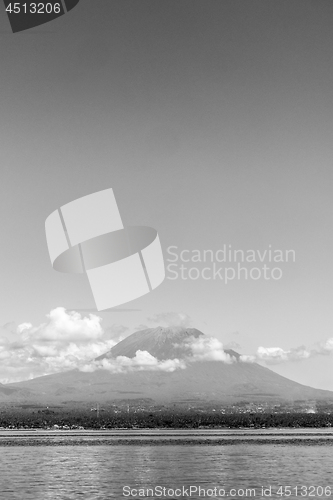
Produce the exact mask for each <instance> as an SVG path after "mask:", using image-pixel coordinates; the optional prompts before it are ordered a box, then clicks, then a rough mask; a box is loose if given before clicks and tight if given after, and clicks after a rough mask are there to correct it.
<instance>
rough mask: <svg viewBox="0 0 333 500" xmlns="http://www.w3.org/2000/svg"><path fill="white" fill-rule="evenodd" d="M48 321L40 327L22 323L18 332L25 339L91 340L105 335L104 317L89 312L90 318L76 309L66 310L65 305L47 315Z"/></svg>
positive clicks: (66, 341)
mask: <svg viewBox="0 0 333 500" xmlns="http://www.w3.org/2000/svg"><path fill="white" fill-rule="evenodd" d="M47 318H48V321H47V322H46V323H42V324H41V325H39V326H38V327H33V326H32V324H31V323H22V324H20V325H19V326H18V327H17V332H18V333H20V334H23V336H24V339H26V340H28V339H30V340H31V341H56V342H65V343H68V342H69V341H79V342H82V341H91V340H96V339H100V338H101V337H102V336H103V333H104V332H103V329H102V327H101V321H102V318H100V317H99V316H95V315H94V314H89V318H87V317H83V318H82V317H81V314H79V313H78V312H75V311H68V312H67V311H66V310H65V308H64V307H57V308H56V309H53V310H52V311H51V312H50V314H48V315H47Z"/></svg>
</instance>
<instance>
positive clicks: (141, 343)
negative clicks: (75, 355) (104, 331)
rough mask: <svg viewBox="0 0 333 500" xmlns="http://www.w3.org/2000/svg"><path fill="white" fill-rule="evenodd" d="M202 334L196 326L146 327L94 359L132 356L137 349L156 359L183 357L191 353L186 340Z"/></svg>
mask: <svg viewBox="0 0 333 500" xmlns="http://www.w3.org/2000/svg"><path fill="white" fill-rule="evenodd" d="M203 335H204V334H203V333H202V332H200V330H197V329H196V328H183V327H178V326H173V327H167V328H165V327H163V326H158V327H157V328H147V329H146V330H140V331H138V332H135V333H133V334H132V335H130V336H129V337H126V338H125V339H124V340H122V341H121V342H119V343H118V344H117V345H115V346H114V347H112V349H111V350H110V351H108V352H107V353H105V354H102V356H99V357H98V358H96V359H97V360H100V359H104V358H106V359H108V358H116V357H117V356H126V357H127V358H134V356H135V354H136V352H137V351H147V352H149V353H150V354H151V355H152V356H154V357H155V358H157V359H158V360H165V359H175V358H184V357H185V356H188V355H191V350H190V347H189V345H188V344H187V340H190V339H191V338H198V337H200V336H203Z"/></svg>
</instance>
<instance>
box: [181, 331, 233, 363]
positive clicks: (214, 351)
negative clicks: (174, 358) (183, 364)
mask: <svg viewBox="0 0 333 500" xmlns="http://www.w3.org/2000/svg"><path fill="white" fill-rule="evenodd" d="M186 343H187V344H188V346H189V347H190V349H191V351H192V354H193V357H189V358H188V360H189V361H224V362H225V363H232V362H233V358H232V357H231V356H229V354H227V353H225V352H224V350H223V349H224V348H223V344H222V342H220V341H219V340H218V339H216V338H214V337H206V336H203V335H202V336H200V337H197V338H193V337H192V338H190V339H189V341H187V342H186Z"/></svg>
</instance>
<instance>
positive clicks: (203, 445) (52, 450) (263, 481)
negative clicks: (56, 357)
mask: <svg viewBox="0 0 333 500" xmlns="http://www.w3.org/2000/svg"><path fill="white" fill-rule="evenodd" d="M331 496H332V497H333V432H332V430H329V429H324V430H321V429H278V430H277V429H274V430H271V429H260V430H256V429H251V430H246V429H237V430H231V429H230V430H216V429H212V430H188V431H175V430H171V431H164V430H162V431H156V430H128V429H127V430H126V429H124V430H112V431H88V430H87V431H82V430H81V431H76V432H74V431H62V430H59V431H33V430H31V431H30V430H29V431H28V430H22V431H5V430H4V431H0V498H1V500H2V499H3V500H48V499H50V500H60V499H61V500H63V499H66V500H77V499H82V500H107V499H117V500H120V499H125V498H130V499H133V498H137V499H139V498H150V499H169V500H170V499H174V500H175V499H179V498H181V499H186V498H191V499H198V500H199V499H202V498H219V499H226V498H236V499H240V498H253V499H259V498H279V499H281V498H291V499H301V498H314V499H321V498H329V497H331Z"/></svg>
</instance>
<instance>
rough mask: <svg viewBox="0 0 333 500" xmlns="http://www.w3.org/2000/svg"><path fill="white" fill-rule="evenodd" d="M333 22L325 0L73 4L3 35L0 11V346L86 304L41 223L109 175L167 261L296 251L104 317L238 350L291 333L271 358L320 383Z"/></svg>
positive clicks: (289, 372)
mask: <svg viewBox="0 0 333 500" xmlns="http://www.w3.org/2000/svg"><path fill="white" fill-rule="evenodd" d="M332 22H333V2H332V1H331V0H320V1H318V0H312V1H311V0H293V1H292V2H291V1H290V0H279V1H276V0H251V2H249V1H247V0H104V1H103V0H81V1H80V3H79V4H78V6H77V7H75V9H73V10H72V11H71V12H70V13H68V14H66V15H65V16H63V17H60V18H59V19H57V20H55V21H53V22H52V23H49V24H45V25H43V26H41V27H39V28H35V29H33V30H28V31H26V32H21V33H17V34H12V33H11V31H10V27H9V22H8V19H7V18H6V15H5V11H4V8H2V10H1V9H0V64H1V70H0V141H1V149H0V158H1V183H0V189H1V197H0V203H1V234H2V245H1V247H0V252H1V256H0V270H1V301H0V304H1V311H0V324H2V325H6V324H7V327H5V328H3V330H2V335H3V338H5V337H6V338H7V349H9V350H10V349H12V350H13V347H12V346H11V347H10V346H9V347H8V342H9V344H10V342H11V341H12V339H15V340H17V339H18V337H17V334H15V333H14V332H15V328H16V326H15V325H14V323H15V324H16V325H19V324H22V323H26V322H28V323H31V324H32V325H34V326H35V327H38V325H40V324H41V323H43V322H46V321H47V319H46V315H47V314H49V313H50V311H51V310H54V309H56V308H57V307H64V308H66V309H74V310H84V309H89V308H94V302H93V297H92V294H91V291H90V288H89V285H88V280H87V278H86V277H85V276H84V275H70V274H62V273H57V272H55V271H54V270H53V269H52V267H51V265H50V260H49V256H48V252H47V247H46V242H45V232H44V222H45V219H46V217H47V216H48V215H49V214H50V213H51V212H52V211H53V210H55V209H56V208H58V207H60V206H61V205H63V204H65V203H67V202H69V201H72V200H74V199H76V198H79V197H80V196H84V195H86V194H89V193H92V192H95V191H99V190H102V189H104V188H109V187H112V188H113V190H114V193H115V196H116V199H117V202H118V206H119V209H120V212H121V215H122V220H123V223H124V224H125V225H148V226H152V227H154V228H156V229H158V231H159V235H160V239H161V243H162V246H163V250H164V254H165V257H166V258H167V257H168V253H167V248H168V247H169V246H171V245H174V246H177V247H178V248H179V251H180V250H182V249H188V250H190V251H191V250H193V249H199V250H203V249H212V250H214V251H216V250H218V249H220V248H223V245H224V244H226V245H227V246H228V245H232V247H233V248H240V249H243V250H244V251H245V250H247V249H256V250H257V249H258V250H260V251H264V250H265V249H267V248H268V247H269V245H272V247H271V248H274V249H282V250H285V249H294V250H295V254H296V261H295V262H290V263H288V264H283V265H282V264H281V266H280V267H281V268H282V269H283V276H282V278H281V279H280V280H264V279H260V280H257V281H255V280H247V281H245V280H233V281H231V282H230V283H228V284H225V283H224V282H223V281H221V280H219V279H215V280H204V279H198V280H189V279H188V280H181V279H178V280H170V279H166V280H165V282H164V283H163V284H162V285H161V286H160V287H159V288H157V289H156V290H154V291H153V292H152V293H150V294H148V295H146V296H144V297H141V298H139V299H137V300H135V301H133V302H131V303H129V304H126V305H124V306H123V307H124V308H128V309H138V310H137V311H123V312H114V313H101V314H99V316H100V317H101V318H103V321H102V325H103V328H104V329H107V328H108V327H111V326H112V325H114V324H116V325H124V328H125V327H127V328H128V330H126V331H127V333H131V332H132V331H134V329H135V328H136V327H137V326H138V325H147V326H152V325H153V324H154V322H155V323H156V322H158V320H160V321H162V318H163V317H164V318H166V319H167V318H168V316H166V315H165V313H168V312H170V311H171V312H177V313H184V314H186V315H188V316H189V317H190V318H192V324H193V326H195V327H197V328H199V329H201V330H202V331H204V332H205V333H207V334H209V335H213V336H215V337H217V338H218V339H220V340H221V341H222V342H224V343H230V342H234V343H235V344H232V345H236V344H237V345H239V346H240V347H237V349H238V350H239V351H240V352H242V353H243V354H254V353H255V352H256V351H257V349H258V347H260V346H262V347H265V348H272V347H279V348H281V349H283V350H284V351H287V352H289V351H290V350H292V349H297V348H299V346H305V348H306V352H309V353H310V359H305V360H300V361H287V362H284V363H279V364H274V365H269V367H270V368H272V369H274V370H275V371H277V372H278V373H281V374H283V375H285V376H288V377H290V378H292V379H294V380H297V381H299V382H302V383H305V384H309V385H312V386H315V387H320V388H327V389H331V390H333V376H332V361H333V357H332V355H330V354H329V352H332V350H333V341H331V343H330V342H329V339H332V338H333V332H332V319H333V318H332V311H333V308H332V299H333V296H332V295H333V294H332V274H333V273H332V271H333V266H332V253H333V248H332V243H333V241H332V231H331V226H332V205H333V202H332V185H333V179H332V176H333V168H332V167H333V156H332V144H333V31H332ZM194 265H197V264H194ZM221 265H222V266H223V265H224V264H221ZM267 265H269V264H267ZM251 266H252V264H251V265H250V264H248V267H249V268H250V267H251ZM261 266H262V264H261V265H260V266H256V265H254V267H261ZM201 267H202V266H201ZM80 314H83V315H84V314H85V313H84V312H83V311H81V312H80ZM156 314H161V316H158V317H157V318H155V319H154V318H153V319H152V320H151V321H150V322H149V321H148V319H147V318H152V317H154V315H156ZM163 314H164V316H163ZM155 320H156V321H155ZM8 323H10V325H11V326H8ZM115 328H116V327H115ZM117 328H118V330H119V329H120V330H121V329H122V326H118V327H117ZM124 331H125V330H124ZM4 342H5V341H4ZM327 342H328V343H327ZM318 343H319V344H320V345H319V344H318ZM316 344H317V347H314V346H315V345H316ZM318 345H319V347H318ZM323 346H324V347H323ZM325 346H326V347H325ZM331 347H332V348H331ZM237 349H236V350H237ZM313 350H314V351H315V354H313ZM292 352H294V351H292ZM297 352H299V351H297ZM316 353H317V354H316ZM323 353H325V355H324V354H323ZM0 354H1V353H0ZM286 356H287V357H293V356H292V354H291V355H290V356H289V355H286ZM294 357H295V356H294ZM296 357H297V356H296ZM300 357H302V356H300ZM22 362H23V361H22ZM64 366H65V365H64ZM12 368H13V367H12ZM60 368H61V366H60ZM13 371H14V368H13ZM27 373H28V372H27ZM0 375H1V373H0ZM13 377H14V375H13ZM0 378H1V377H0ZM5 379H6V377H5V376H4V377H3V379H2V380H5Z"/></svg>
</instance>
